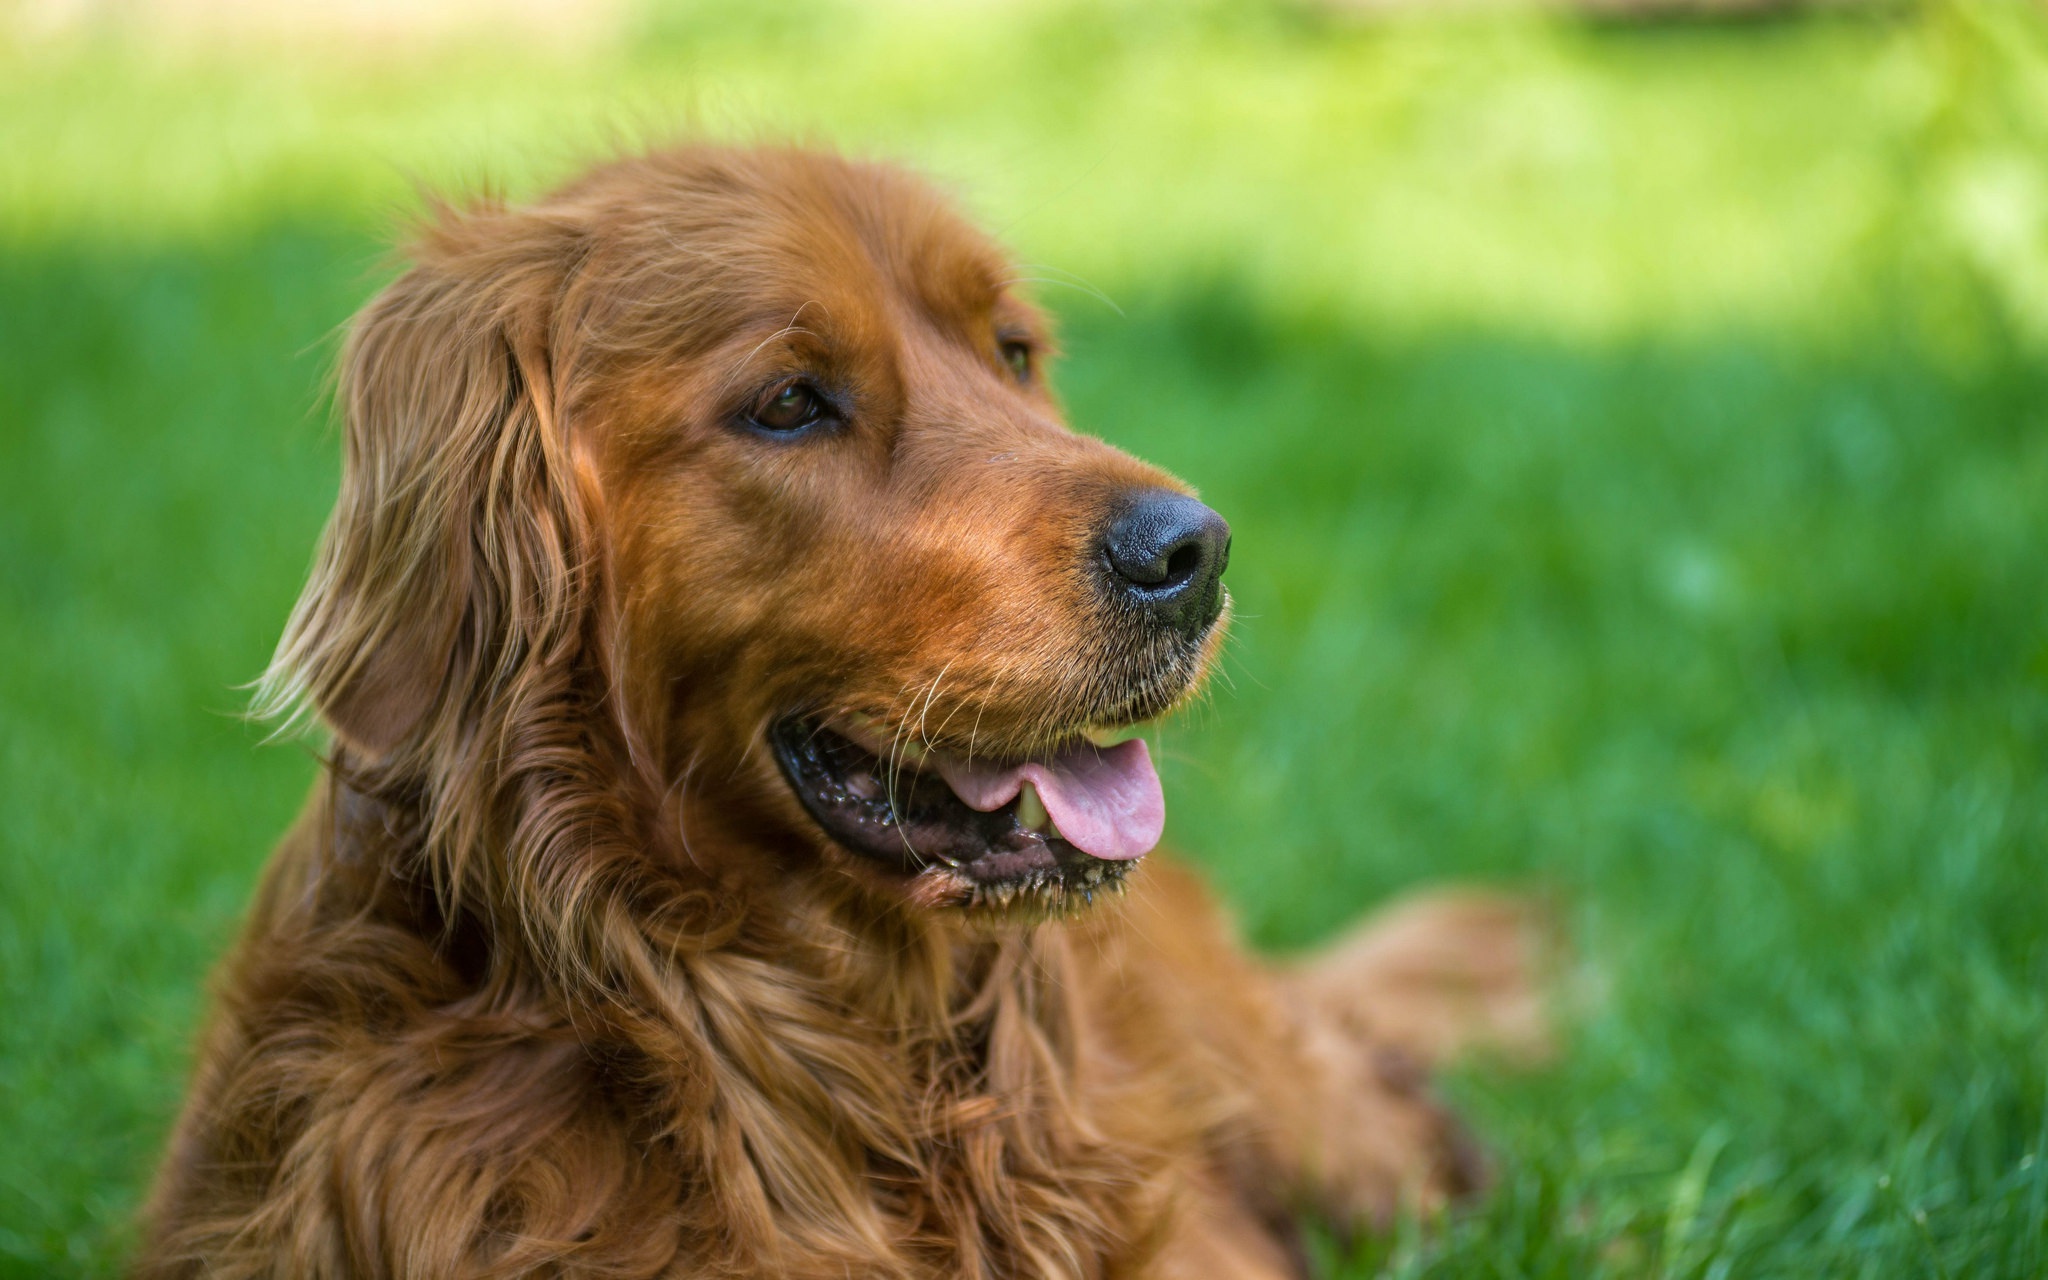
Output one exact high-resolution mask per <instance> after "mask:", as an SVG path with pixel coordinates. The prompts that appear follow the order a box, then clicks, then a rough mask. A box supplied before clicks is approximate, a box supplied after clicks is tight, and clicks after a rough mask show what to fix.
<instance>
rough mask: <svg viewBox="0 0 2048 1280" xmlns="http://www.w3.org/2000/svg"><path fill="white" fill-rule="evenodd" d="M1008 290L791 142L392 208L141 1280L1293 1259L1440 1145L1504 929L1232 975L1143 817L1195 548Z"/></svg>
mask: <svg viewBox="0 0 2048 1280" xmlns="http://www.w3.org/2000/svg"><path fill="white" fill-rule="evenodd" d="M1017 283H1018V282H1017V281H1016V279H1015V271H1014V269H1013V268H1012V266H1011V265H1010V264H1009V262H1008V261H1007V260H1006V259H1005V257H1004V256H1003V254H1002V253H1001V252H1000V250H998V248H997V247H996V246H995V245H994V244H993V243H992V242H991V241H990V240H988V239H987V238H985V237H984V236H983V235H982V234H980V233H979V232H977V231H976V230H974V229H973V228H972V227H971V226H970V225H968V224H967V223H966V222H965V221H963V220H962V218H961V217H960V216H959V215H957V214H956V213H955V212H954V211H953V209H952V208H951V206H950V205H949V204H948V202H947V201H946V200H945V199H944V198H942V196H941V195H940V194H938V193H937V191H936V190H935V189H934V188H933V187H931V186H929V185H927V184H926V183H925V182H923V181H922V180H920V179H918V178H916V177H914V176H912V175H910V174H908V173H906V172H904V171H901V170H899V169H897V168H894V167H891V166H889V165H886V164H877V163H868V162H856V161H851V160H847V159H842V158H838V157H835V156H832V155H827V154H820V153H816V152H811V151H805V150H801V149H778V148H772V147H770V148H726V147H718V146H709V145H685V146H679V147H676V148H673V149H667V150H658V151H654V152H650V153H647V154H644V155H638V156H631V157H627V158H623V159H619V160H616V161H613V162H610V163H607V164H604V165H602V166H599V167H597V168H595V169H594V170H592V171H591V172H589V173H587V174H586V175H585V176H583V177H582V178H580V179H579V180H577V181H574V182H572V183H570V184H569V185H567V186H565V187H563V188H562V189H560V190H559V191H557V192H555V193H554V194H552V195H550V196H547V197H546V198H544V199H541V200H539V201H538V202H537V203H534V204H531V205H530V206H527V207H517V208H515V207H507V206H505V205H504V204H502V203H493V202H484V203H478V204H474V205H469V206H465V207H461V208H456V207H452V206H436V207H435V208H434V209H433V210H432V211H431V212H430V213H429V214H428V215H427V216H426V217H425V218H424V219H423V220H422V224H421V226H420V228H419V230H418V231H417V233H416V235H415V237H414V239H413V241H412V243H411V247H410V251H409V266H408V267H407V268H406V269H405V270H404V272H403V274H402V275H401V276H399V278H398V279H397V280H396V281H395V282H394V283H392V284H391V285H390V286H389V287H388V288H386V289H385V290H384V291H383V292H382V293H381V294H380V295H378V296H377V297H376V298H375V299H374V300H373V301H372V302H370V303H369V304H368V306H367V307H366V308H365V309H364V310H363V311H362V312H361V313H360V314H359V315H358V317H357V318H356V320H355V322H354V324H353V327H352V329H351V331H350V334H349V337H348V339H347V342H346V345H345V350H344V352H343V356H342V361H341V371H340V377H339V383H338V392H337V401H338V406H339V410H340V414H341V417H342V419H343V423H344V433H345V438H344V444H345V457H344V469H343V476H342V482H341V491H340V496H339V499H338V502H337V505H336V508H335V511H334V513H333V516H332V519H331V521H330V523H329V525H328V528H327V531H326V533H325V535H324V538H323V541H322V544H321V548H320V551H319V553H318V559H317V563H316V565H315V568H314V570H313V572H312V574H311V577H310V580H309V582H308V584H307V586H306V588H305V591H304V593H303V595H302V597H301V599H300V601H299V603H298V605H297V607H296V609H295V611H294V613H293V614H292V617H291V620H290V622H289V624H288V626H287V628H286V632H285V635H284V638H283V640H282V641H281V643H280V646H279V650H278V654H277V657H276V660H275V662H274V663H273V665H272V667H271V669H270V671H269V672H268V674H267V675H266V677H265V679H264V681H263V683H262V685H261V688H260V690H259V695H258V707H259V710H260V711H262V712H264V713H266V714H276V715H285V716H290V715H292V714H293V713H294V712H296V713H298V714H300V715H302V716H304V717H307V718H315V717H316V718H317V719H318V721H320V722H322V723H324V725H325V727H326V729H327V731H328V733H329V747H328V749H327V752H326V755H325V756H324V759H323V769H322V771H321V775H320V777H319V780H318V781H317V783H316V784H315V786H314V788H313V791H312V795H311V797H310V798H309V800H308V802H307V804H306V806H305V809H304V811H303V813H302V815H301V817H300V818H299V820H298V822H297V823H296V825H295V826H294V827H293V828H292V829H291V831H290V833H289V834H288V835H287V836H286V837H285V838H284V840H283V842H282V844H281V846H280V847H279V849H278V850H277V852H276V854H275V855H274V857H273V860H272V862H271V864H270V866H269V868H268V870H267V872H266V874H265V877H264V879H263V881H262V883H261V886H260V888H259V890H258V892H257V895H256V898H255V902H254V905H253V908H252V910H251V913H250V917H249V920H248V922H247V925H246V929H245V932H244V934H243V936H242V937H241V940H240V942H239V943H238V945H237V947H236V949H235V950H234V952H233V953H232V955H231V956H230V958H229V959H228V960H227V961H226V962H225V964H224V966H223V968H222V970H221V972H220V974H219V975H218V978H217V990H216V994H215V999H214V1004H213V1010H212V1013H211V1016H210V1021H209V1023H208V1025H207V1027H206V1029H205V1031H204V1032H203V1038H202V1042H201V1045H200V1049H199V1053H198V1058H197V1064H196V1068H195V1073H194V1078H193V1081H192V1084H191V1087H190V1093H189V1096H188V1098H187V1101H186V1104H185V1106H184V1109H183V1112H182V1115H181V1117H180V1119H179V1120H178V1122H177V1125H176V1128H175V1131H174V1133H173V1135H172V1138H171V1141H170V1144H169V1149H168V1152H167V1154H166V1155H165V1157H164V1160H163V1163H162V1166H161V1169H160V1172H159V1174H158V1177H157V1180H156V1182H155V1185H154V1188H153V1190H152V1193H151V1195H150V1198H149V1201H148V1203H147V1205H146V1206H145V1209H144V1215H143V1224H144V1225H143V1228H142V1236H141V1238H142V1244H141V1256H140V1258H139V1262H138V1273H139V1274H141V1275H143V1276H148V1277H161V1276H201V1275H204V1276H209V1277H238V1276H257V1275H263V1276H295V1277H339V1276H405V1277H437V1276H463V1277H498V1276H524V1275H547V1276H603V1277H642V1276H648V1277H651V1276H721V1277H740V1276H774V1277H799V1278H801V1277H819V1278H823V1277H834V1278H840V1277H938V1276H948V1277H951V1276H966V1277H989V1278H994V1277H1074V1278H1082V1277H1089V1278H1096V1277H1100V1278H1108V1277H1140V1276H1147V1277H1282V1276H1298V1275H1301V1274H1304V1273H1305V1270H1306V1265H1307V1264H1306V1258H1307V1251H1306V1250H1305V1248H1304V1246H1303V1244H1302V1234H1301V1233H1302V1229H1303V1226H1302V1224H1304V1223H1309V1222H1322V1223H1327V1224H1329V1226H1330V1228H1331V1229H1332V1230H1335V1231H1337V1232H1340V1233H1342V1232H1347V1231H1356V1230H1361V1229H1370V1228H1371V1227H1373V1226H1375V1225H1379V1224H1384V1223H1386V1222H1387V1221H1388V1220H1389V1219H1390V1217H1391V1216H1392V1215H1395V1214H1398V1213H1400V1212H1403V1211H1413V1212H1424V1213H1426V1212H1429V1211H1431V1210H1432V1209H1433V1208H1434V1207H1436V1206H1441V1205H1444V1204H1447V1203H1449V1202H1452V1201H1455V1200H1457V1199H1459V1198H1461V1197H1463V1196H1466V1195H1469V1194H1471V1193H1472V1192H1474V1191H1475V1190H1476V1189H1477V1188H1478V1187H1479V1186H1480V1185H1481V1183H1482V1182H1483V1180H1484V1162H1483V1161H1482V1160H1481V1159H1480V1158H1479V1156H1478V1155H1477V1153H1476V1148H1475V1147H1474V1146H1473V1144H1472V1143H1471V1142H1470V1141H1469V1140H1468V1138H1467V1137H1466V1135H1465V1133H1464V1131H1463V1130H1462V1129H1461V1127H1460V1126H1459V1125H1458V1123H1457V1122H1456V1121H1455V1120H1454V1119H1453V1118H1452V1117H1451V1116H1450V1115H1449V1114H1448V1113H1447V1112H1446V1111H1445V1110H1444V1109H1443V1108H1442V1107H1441V1106H1440V1105H1439V1104H1438V1103H1437V1102H1435V1101H1434V1100H1433V1099H1432V1097H1431V1095H1430V1092H1429V1086H1428V1071H1429V1068H1431V1067H1432V1066H1433V1065H1435V1064H1436V1063H1438V1062H1440V1061H1441V1060H1443V1059H1444V1058H1445V1057H1446V1056H1448V1055H1449V1054H1451V1053H1453V1052H1456V1051H1457V1050H1459V1049H1460V1048H1461V1047H1462V1046H1465V1045H1467V1044H1470V1043H1473V1042H1475V1041H1491V1042H1493V1043H1496V1044H1509V1043H1512V1042H1515V1041H1517V1040H1523V1041H1526V1040H1528V1039H1530V1038H1531V1037H1532V1036H1534V1035H1535V1034H1537V1032H1536V1026H1537V1018H1538V1010H1537V1005H1536V996H1535V994H1534V988H1535V984H1534V982H1533V980H1532V976H1531V974H1532V970H1531V966H1532V964H1533V963H1534V959H1533V951H1532V948H1531V943H1530V939H1529V937H1528V930H1527V928H1526V923H1527V922H1526V919H1525V913H1524V912H1522V911H1521V909H1520V908H1519V907H1518V906H1517V905H1516V904H1515V903H1514V902H1512V901H1509V900H1504V899H1497V898H1490V897H1485V896H1479V895H1473V894H1465V895H1450V896H1440V897H1435V898H1430V899H1427V900H1424V901H1421V902H1418V903H1415V904H1411V905H1409V906H1407V907H1405V908H1400V909H1398V910H1397V912H1396V914H1395V916H1394V918H1392V919H1390V920H1388V921H1386V922H1385V923H1383V924H1382V925H1380V926H1378V927H1376V928H1371V929H1368V930H1367V931H1366V932H1364V933H1363V934H1360V935H1358V936H1356V937H1354V938H1353V939H1351V940H1350V941H1348V942H1344V943H1340V944H1339V945H1338V946H1337V947H1336V948H1335V949H1333V950H1331V951H1330V952H1328V953H1327V954H1325V955H1323V956H1320V957H1316V958H1312V959H1309V960H1306V961H1303V962H1300V963H1294V964H1269V963H1267V962H1264V961H1261V960H1259V959H1256V958H1254V957H1252V956H1251V955H1249V954H1248V953H1247V952H1246V951H1244V950H1243V949H1242V948H1241V947H1240V945H1239V944H1238V943H1237V941H1236V940H1235V939H1234V937H1233V936H1232V934H1231V931H1230V928H1229V926H1228V924H1227V923H1226V921H1225V920H1224V918H1223V916H1222V915H1221V913H1220V912H1219V910H1218V908H1217V906H1216V905H1215V904H1214V903H1213V901H1212V900H1211V899H1210V898H1209V896H1208V895H1207V894H1206V893H1205V891H1204V890H1203V889H1202V887H1201V886H1200V885H1199V883H1198V882H1197V881H1196V880H1195V878H1194V877H1193V876H1192V875H1191V874H1190V873H1189V872H1188V871H1187V870H1185V869H1183V868H1181V867H1178V866H1176V865H1174V864H1173V863H1172V862H1171V861H1169V860H1167V859H1165V858H1163V857H1162V856H1160V855H1157V854H1153V853H1152V849H1153V847H1154V845H1155V844H1156V843H1157V841H1158V840H1159V837H1160V833H1161V826H1162V822H1163V818H1164V801H1163V797H1162V794H1161V789H1160V784H1159V779H1158V775H1157V773H1156V771H1155V770H1154V768H1153V765H1152V762H1151V759H1150V756H1149V748H1148V746H1147V744H1146V742H1145V741H1144V739H1143V738H1141V737H1133V736H1130V730H1131V729H1132V727H1133V726H1136V725H1140V724H1143V723H1144V722H1147V721H1149V720H1153V719H1155V718H1157V717H1159V716H1161V715H1163V714H1165V713H1168V712H1170V711H1171V710H1173V709H1174V708H1175V707H1177V706H1179V705H1180V704H1182V703H1184V702H1185V701H1187V700H1188V699H1189V698H1190V697H1192V696H1193V695H1194V694H1195V693H1196V691H1197V690H1198V688H1199V687H1200V685H1201V683H1202V681H1203V679H1204V676H1205V674H1206V673H1207V671H1208V669H1209V668H1210V667H1211V666H1212V665H1213V663H1214V662H1215V659H1216V654H1217V650H1218V647H1219V645H1220V644H1221V639H1222V636H1223V633H1224V629H1225V626H1226V622H1227V617H1228V614H1229V610H1230V605H1229V593H1228V591H1227V589H1226V587H1225V586H1224V583H1223V577H1224V571H1225V567H1226V564H1227V561H1228V559H1229V553H1230V545H1231V541H1230V540H1231V534H1230V530H1229V526H1228V525H1227V524H1226V523H1225V521H1224V519H1223V517H1222V516H1220V515H1219V514H1218V513H1216V512H1215V511H1213V510H1211V509H1210V508H1208V507H1207V506H1205V505H1203V504H1202V503H1201V502H1200V501H1199V500H1198V499H1197V498H1196V497H1195V496H1194V494H1193V491H1192V490H1191V489H1190V488H1189V487H1188V486H1186V485H1185V484H1183V483H1182V482H1181V481H1179V480H1177V479H1175V478H1174V477H1172V476H1170V475H1167V474H1165V473H1164V472H1162V471H1160V470H1158V469H1156V468H1154V467H1151V466H1149V465H1147V464H1145V463H1143V462H1140V461H1138V460H1137V459H1135V458H1132V457H1130V456H1128V455H1126V454H1124V453H1122V452H1119V451H1118V450H1116V449H1114V448H1111V447H1110V446H1108V445H1106V444H1104V443H1102V442H1101V441H1099V440H1096V439H1094V438H1091V437H1089V436H1085V435H1081V434H1078V433H1076V432H1073V431H1071V430H1069V429H1068V428H1067V426H1066V425H1065V424H1064V422H1063V420H1062V414H1061V410H1060V408H1059V407H1058V404H1057V402H1056V400H1055V399H1054V397H1053V393H1052V391H1051V389H1050V386H1049V384H1048V382H1047V364H1048V359H1049V356H1050V355H1051V353H1052V338H1051V336H1050V333H1049V330H1048V326H1047V321H1046V319H1045V317H1044V316H1043V315H1041V314H1040V313H1039V312H1038V311H1037V310H1035V309H1034V308H1033V306H1032V305H1031V304H1030V303H1029V302H1028V301H1027V300H1026V299H1025V298H1023V297H1022V296H1020V294H1019V292H1018V289H1017Z"/></svg>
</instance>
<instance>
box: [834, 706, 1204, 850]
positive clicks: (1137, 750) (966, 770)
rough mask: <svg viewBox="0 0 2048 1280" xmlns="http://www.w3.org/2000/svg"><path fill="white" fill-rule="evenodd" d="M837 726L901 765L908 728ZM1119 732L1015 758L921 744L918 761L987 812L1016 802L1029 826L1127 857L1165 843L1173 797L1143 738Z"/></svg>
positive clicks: (1062, 740) (851, 720)
mask: <svg viewBox="0 0 2048 1280" xmlns="http://www.w3.org/2000/svg"><path fill="white" fill-rule="evenodd" d="M831 727H832V728H833V729H834V730H835V731H837V732H839V733H841V734H842V735H844V736H846V737H847V738H848V739H850V740H851V741H853V742H855V743H857V744H858V745H860V746H862V747H864V748H865V749H866V750H868V751H869V752H871V753H873V754H874V755H875V756H876V758H877V759H880V760H884V761H887V762H888V763H889V764H890V766H891V771H892V772H893V771H894V770H896V769H900V768H901V766H902V763H903V754H902V745H901V744H902V743H903V741H904V738H905V737H906V733H905V730H904V729H902V728H899V729H898V730H896V731H895V732H894V733H885V732H883V731H882V730H883V726H882V724H880V723H879V722H877V721H874V720H872V719H870V718H868V717H839V718H837V719H835V720H834V721H832V722H831ZM1116 737H1117V735H1116V734H1115V733H1113V732H1112V731H1104V730H1098V731H1096V732H1095V733H1093V734H1090V733H1086V732H1080V733H1073V734H1062V735H1055V736H1054V737H1053V743H1054V745H1052V746H1050V747H1046V748H1042V749H1040V750H1038V751H1034V752H1031V753H1028V754H1026V755H1023V756H1018V757H1014V758H1010V759H1001V758H996V759H991V758H989V756H988V755H987V753H983V754H982V755H981V757H980V758H976V757H975V755H974V753H973V752H972V751H969V752H967V753H964V754H961V753H951V752H945V751H941V750H936V749H931V748H929V747H920V749H919V750H918V751H917V753H916V756H915V758H914V760H912V761H911V763H912V765H913V767H916V768H918V769H920V770H924V769H933V770H936V771H937V773H938V774H939V776H940V777H941V778H943V779H945V782H946V785H947V786H949V787H951V788H952V789H953V794H954V795H956V796H958V797H959V798H960V800H961V802H962V803H964V804H965V805H967V807H968V808H970V809H974V810H976V811H978V812H983V813H987V812H993V811H996V810H999V809H1004V808H1006V807H1008V806H1011V805H1013V804H1014V805H1015V808H1016V813H1017V818H1018V821H1019V822H1020V823H1021V824H1022V825H1023V826H1025V827H1026V828H1029V829H1031V830H1034V831H1037V832H1039V833H1041V834H1043V835H1046V836H1049V837H1052V836H1056V837H1058V838H1060V839H1063V840H1065V841H1067V842H1068V843H1070V844H1072V845H1073V846H1075V847H1076V848H1078V849H1080V850H1081V851H1082V852H1084V853H1086V854H1088V855H1090V856H1091V857H1096V858H1104V859H1108V860H1110V861H1114V862H1122V861H1128V860H1131V859H1134V858H1141V857H1143V856H1145V855H1146V854H1147V853H1150V852H1151V851H1152V848H1153V846H1154V845H1156V844H1158V843H1159V837H1160V834H1161V833H1162V831H1163V830H1164V828H1165V825H1166V797H1165V795H1164V793H1163V792H1162V791H1161V789H1160V785H1159V773H1158V771H1157V770H1156V769H1154V768H1153V766H1152V756H1151V752H1150V750H1149V749H1148V748H1147V747H1146V745H1145V743H1144V741H1143V740H1142V739H1133V738H1129V737H1123V738H1122V739H1121V740H1115V738H1116ZM1098 743H1106V744H1107V745H1098Z"/></svg>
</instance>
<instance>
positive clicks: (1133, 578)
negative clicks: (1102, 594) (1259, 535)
mask: <svg viewBox="0 0 2048 1280" xmlns="http://www.w3.org/2000/svg"><path fill="white" fill-rule="evenodd" d="M1102 553H1103V560H1104V561H1105V562H1106V564H1107V566H1108V568H1109V570H1110V583H1111V586H1112V588H1113V589H1115V590H1116V591H1118V592H1119V594H1121V595H1122V596H1123V597H1124V598H1125V599H1126V600H1128V601H1129V602H1131V603H1133V604H1135V605H1137V606H1139V607H1140V608H1142V609H1144V610H1145V612H1146V613H1147V614H1149V615H1150V616H1151V617H1152V619H1153V620H1155V621H1157V622H1159V623H1162V624H1164V625H1166V626H1169V627H1172V628H1173V629H1174V630H1176V631H1179V632H1181V633H1183V634H1185V635H1190V636H1193V635H1198V634H1200V633H1201V632H1202V631H1203V630H1204V629H1205V628H1207V627H1208V625H1209V624H1210V623H1212V622H1214V621H1215V620H1216V615H1217V614H1218V613H1220V612H1221V611H1222V608H1223V592H1222V589H1221V586H1220V581H1219V580H1220V579H1221V578H1222V576H1223V566H1224V565H1225V564H1226V563H1228V561H1229V558H1230V526H1229V525H1227V524H1225V523H1224V522H1223V517H1222V516H1219V515H1217V514H1216V513H1215V512H1214V511H1211V510H1210V509H1209V508H1207V507H1205V506H1203V505H1202V504H1201V503H1199V502H1197V501H1195V500H1194V499H1193V498H1190V497H1188V496H1186V495H1185V494H1179V493H1172V492H1169V491H1167V490H1163V489H1152V490H1144V491H1141V492H1139V493H1137V494H1134V495H1132V496H1131V497H1130V498H1129V499H1128V500H1127V502H1126V505H1125V506H1124V507H1123V510H1122V512H1121V514H1119V515H1118V516H1117V518H1116V519H1115V520H1114V521H1112V522H1111V523H1110V526H1109V528H1108V529H1107V530H1106V531H1105V532H1104V534H1103V539H1102Z"/></svg>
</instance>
